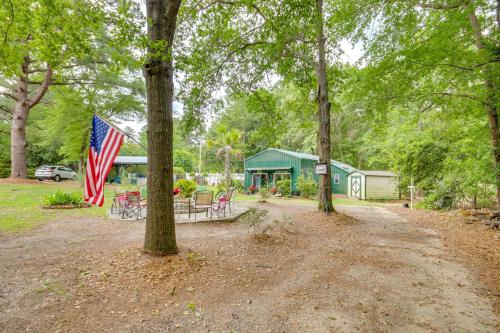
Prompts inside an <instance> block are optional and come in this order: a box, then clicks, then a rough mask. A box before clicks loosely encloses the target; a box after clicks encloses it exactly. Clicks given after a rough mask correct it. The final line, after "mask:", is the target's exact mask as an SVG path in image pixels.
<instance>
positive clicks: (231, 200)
mask: <svg viewBox="0 0 500 333" xmlns="http://www.w3.org/2000/svg"><path fill="white" fill-rule="evenodd" d="M225 197H226V202H227V207H228V208H229V213H231V205H234V187H230V188H228V189H227V192H226V195H225Z"/></svg>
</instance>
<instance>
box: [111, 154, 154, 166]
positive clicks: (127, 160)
mask: <svg viewBox="0 0 500 333" xmlns="http://www.w3.org/2000/svg"><path fill="white" fill-rule="evenodd" d="M113 164H117V165H123V164H135V165H146V164H148V157H147V156H116V159H115V162H114V163H113Z"/></svg>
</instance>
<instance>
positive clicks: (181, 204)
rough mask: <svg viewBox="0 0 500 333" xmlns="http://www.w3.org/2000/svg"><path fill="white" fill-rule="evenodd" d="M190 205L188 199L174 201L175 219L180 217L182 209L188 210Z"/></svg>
mask: <svg viewBox="0 0 500 333" xmlns="http://www.w3.org/2000/svg"><path fill="white" fill-rule="evenodd" d="M190 204H191V199H190V198H177V199H174V212H175V213H176V215H177V217H180V215H181V211H182V208H183V207H185V208H187V209H189V205H190Z"/></svg>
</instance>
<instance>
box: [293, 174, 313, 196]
mask: <svg viewBox="0 0 500 333" xmlns="http://www.w3.org/2000/svg"><path fill="white" fill-rule="evenodd" d="M317 189H318V185H317V184H316V182H315V181H314V179H312V177H304V176H302V175H301V176H299V177H298V178H297V190H298V191H299V192H300V196H302V197H304V198H310V197H312V196H314V195H315V194H316V191H317Z"/></svg>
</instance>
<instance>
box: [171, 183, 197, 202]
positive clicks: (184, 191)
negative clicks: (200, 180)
mask: <svg viewBox="0 0 500 333" xmlns="http://www.w3.org/2000/svg"><path fill="white" fill-rule="evenodd" d="M176 187H177V188H180V189H181V195H182V196H183V197H185V198H191V196H192V195H193V192H194V191H196V182H195V181H193V180H188V179H179V180H178V181H176V182H175V184H174V188H176Z"/></svg>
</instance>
